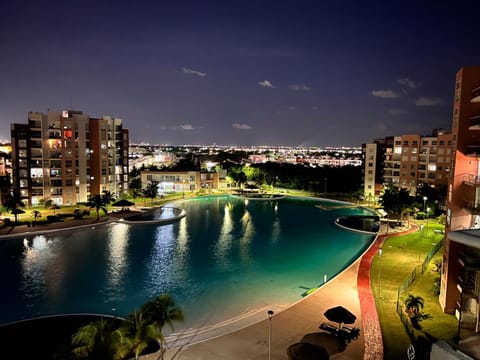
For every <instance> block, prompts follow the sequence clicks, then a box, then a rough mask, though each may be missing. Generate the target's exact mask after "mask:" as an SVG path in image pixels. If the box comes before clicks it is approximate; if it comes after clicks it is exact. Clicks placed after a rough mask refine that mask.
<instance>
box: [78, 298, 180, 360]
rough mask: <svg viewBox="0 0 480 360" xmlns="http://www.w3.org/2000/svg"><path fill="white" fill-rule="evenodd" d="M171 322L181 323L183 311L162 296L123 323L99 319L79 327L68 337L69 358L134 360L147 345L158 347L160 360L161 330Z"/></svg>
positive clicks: (161, 353) (161, 355)
mask: <svg viewBox="0 0 480 360" xmlns="http://www.w3.org/2000/svg"><path fill="white" fill-rule="evenodd" d="M174 321H183V311H182V310H181V309H180V308H179V307H177V306H176V305H175V302H174V301H173V299H172V297H171V296H170V295H168V294H162V295H159V296H157V297H156V298H153V299H151V300H149V301H147V302H146V303H145V304H143V305H142V306H141V309H140V311H137V310H134V312H133V313H131V314H130V315H128V317H127V318H126V319H123V320H122V319H118V318H103V317H102V318H101V319H100V320H96V321H92V322H90V323H89V324H87V325H84V326H82V327H81V328H79V329H78V330H77V332H76V333H75V334H74V335H73V337H72V346H73V350H72V351H73V354H74V355H75V357H76V358H79V359H102V360H103V359H105V360H121V359H130V358H131V357H132V356H134V357H135V359H138V357H139V356H140V355H141V354H142V353H144V352H145V350H146V349H147V348H149V347H150V346H151V345H154V344H155V345H156V344H158V345H159V346H160V350H161V351H160V358H161V357H163V354H164V347H163V346H162V344H163V341H164V338H163V335H162V329H163V326H164V325H165V324H168V325H169V326H170V328H171V329H172V330H173V322H174Z"/></svg>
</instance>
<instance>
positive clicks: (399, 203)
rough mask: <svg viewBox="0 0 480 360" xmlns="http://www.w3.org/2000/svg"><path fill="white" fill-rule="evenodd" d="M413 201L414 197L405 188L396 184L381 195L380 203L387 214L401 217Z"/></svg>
mask: <svg viewBox="0 0 480 360" xmlns="http://www.w3.org/2000/svg"><path fill="white" fill-rule="evenodd" d="M412 203H413V198H412V197H411V196H410V194H409V192H408V190H407V189H405V188H401V189H399V188H398V187H396V186H392V187H388V188H386V189H385V191H384V192H383V194H382V196H380V204H381V205H382V207H383V209H384V210H385V211H386V212H387V214H388V215H389V216H390V215H392V216H394V217H400V216H402V214H403V213H404V211H405V210H406V209H408V208H409V207H410V205H411V204H412Z"/></svg>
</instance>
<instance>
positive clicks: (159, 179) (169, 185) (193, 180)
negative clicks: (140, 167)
mask: <svg viewBox="0 0 480 360" xmlns="http://www.w3.org/2000/svg"><path fill="white" fill-rule="evenodd" d="M140 178H141V183H142V189H146V188H147V186H148V184H149V183H152V182H156V183H157V186H158V190H159V193H160V194H161V193H169V192H185V191H197V190H199V189H218V188H219V178H220V176H219V173H217V172H206V171H202V172H201V171H142V172H141V173H140Z"/></svg>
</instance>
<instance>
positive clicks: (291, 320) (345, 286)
mask: <svg viewBox="0 0 480 360" xmlns="http://www.w3.org/2000/svg"><path fill="white" fill-rule="evenodd" d="M111 220H114V219H111V218H104V219H103V220H102V221H95V220H91V219H90V220H78V221H66V222H64V223H54V224H50V225H45V226H38V227H33V228H29V227H27V226H18V227H14V228H11V229H8V228H4V229H0V238H8V237H12V236H21V235H27V234H28V235H31V234H32V233H34V232H35V233H36V232H52V231H60V230H66V229H67V228H72V226H73V228H79V227H87V226H95V225H100V224H103V223H108V222H109V221H111ZM74 225H75V226H74ZM417 230H418V229H417V226H416V225H415V224H412V227H411V228H410V229H409V230H408V231H402V230H401V229H398V230H396V232H390V233H389V234H380V235H378V236H377V238H376V240H375V242H374V243H373V244H372V245H371V246H370V248H369V249H368V250H367V251H366V252H365V253H364V254H363V256H362V257H361V258H359V259H358V260H357V261H356V262H355V263H353V264H352V265H351V266H350V267H349V268H347V269H346V270H345V271H343V272H342V273H341V274H339V275H337V276H336V277H335V278H334V279H332V280H331V281H329V282H328V283H327V284H325V285H323V286H322V287H320V288H319V289H318V290H316V291H315V292H313V293H312V294H310V295H309V296H307V297H305V298H303V299H302V300H300V301H298V302H297V303H295V304H293V305H292V306H290V307H288V308H286V309H285V308H284V307H281V306H275V305H272V307H271V308H272V309H274V310H275V314H274V316H273V317H272V319H271V321H269V320H268V317H267V315H266V309H261V310H259V311H257V312H255V313H253V314H250V316H247V317H245V318H240V319H236V320H233V321H230V322H225V323H222V324H219V326H211V327H210V328H208V329H203V330H200V331H196V330H190V331H186V332H184V333H183V334H181V336H178V338H177V339H170V341H169V345H170V346H169V348H170V349H169V350H168V351H167V353H166V356H165V359H181V360H190V359H192V360H193V359H195V360H202V359H205V360H207V359H208V360H216V359H230V360H235V359H238V360H240V359H241V360H244V359H252V360H255V359H267V358H268V355H269V346H268V345H269V334H271V342H270V358H271V359H272V360H280V359H288V355H287V350H288V348H289V346H292V345H294V344H296V343H299V342H309V343H313V344H316V345H321V346H323V347H324V348H326V349H327V351H328V353H329V355H330V359H352V360H353V359H366V360H372V359H373V360H377V359H383V343H382V332H381V327H380V324H379V319H378V314H377V311H376V307H375V300H374V298H373V295H372V292H371V284H370V269H371V263H372V260H373V258H374V256H376V255H377V254H378V251H379V248H381V247H382V246H383V243H384V241H385V239H386V238H387V237H389V236H397V235H402V234H405V233H408V232H412V231H417ZM337 305H342V306H344V307H346V308H347V309H349V310H350V311H351V312H353V313H354V314H356V315H357V321H356V322H355V324H353V325H354V326H356V327H360V328H361V333H360V337H359V339H358V340H356V341H352V342H351V343H349V344H344V343H341V342H339V339H338V338H337V337H335V336H333V335H330V334H328V333H326V332H323V331H322V330H320V329H319V328H318V327H319V325H320V324H321V323H322V322H323V321H325V320H326V319H324V318H323V315H322V314H323V313H324V312H325V311H326V310H327V309H328V308H330V307H333V306H337ZM269 330H270V331H271V333H270V332H269ZM158 355H159V354H158V353H156V354H151V355H146V356H143V357H142V359H157V358H158Z"/></svg>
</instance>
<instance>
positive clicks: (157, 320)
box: [140, 294, 184, 357]
mask: <svg viewBox="0 0 480 360" xmlns="http://www.w3.org/2000/svg"><path fill="white" fill-rule="evenodd" d="M140 311H141V312H142V314H143V316H144V318H145V320H146V321H147V322H148V323H150V324H152V325H153V326H155V327H156V329H157V334H158V337H157V341H158V342H159V344H160V357H163V353H164V344H163V335H162V328H163V327H164V325H165V324H168V325H169V327H170V329H171V330H172V331H173V330H174V328H173V322H174V321H183V319H184V317H183V311H182V309H181V308H179V307H177V306H176V305H175V302H174V300H173V298H172V297H171V296H170V295H168V294H161V295H159V296H157V297H156V298H154V299H152V300H150V301H148V302H146V303H145V304H143V305H142V307H141V309H140Z"/></svg>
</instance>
